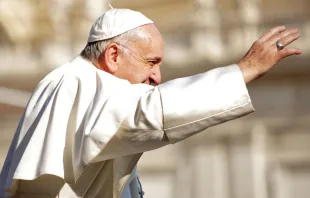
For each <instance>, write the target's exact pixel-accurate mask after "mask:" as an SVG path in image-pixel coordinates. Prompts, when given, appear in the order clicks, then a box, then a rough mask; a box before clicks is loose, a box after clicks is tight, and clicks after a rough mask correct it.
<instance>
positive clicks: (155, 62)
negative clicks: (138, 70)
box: [148, 60, 157, 66]
mask: <svg viewBox="0 0 310 198" xmlns="http://www.w3.org/2000/svg"><path fill="white" fill-rule="evenodd" d="M148 62H149V64H150V65H151V66H154V65H156V64H157V61H155V60H154V61H148Z"/></svg>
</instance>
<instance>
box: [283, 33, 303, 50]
mask: <svg viewBox="0 0 310 198" xmlns="http://www.w3.org/2000/svg"><path fill="white" fill-rule="evenodd" d="M299 37H300V34H299V32H297V33H293V34H290V35H288V36H287V37H285V38H283V39H281V40H280V42H281V43H282V44H283V46H284V47H285V46H287V45H289V44H291V43H292V42H294V41H296V40H297V39H299Z"/></svg>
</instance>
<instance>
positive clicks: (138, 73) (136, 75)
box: [130, 68, 151, 83]
mask: <svg viewBox="0 0 310 198" xmlns="http://www.w3.org/2000/svg"><path fill="white" fill-rule="evenodd" d="M130 76H131V78H132V80H133V81H135V82H136V83H141V82H144V81H145V80H147V79H148V78H149V77H150V76H151V72H150V70H149V69H146V68H140V69H138V68H135V69H132V70H131V71H130Z"/></svg>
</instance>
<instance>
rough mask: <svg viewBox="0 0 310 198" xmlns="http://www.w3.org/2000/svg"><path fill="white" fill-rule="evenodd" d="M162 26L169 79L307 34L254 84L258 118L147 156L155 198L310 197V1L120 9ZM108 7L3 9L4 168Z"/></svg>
mask: <svg viewBox="0 0 310 198" xmlns="http://www.w3.org/2000/svg"><path fill="white" fill-rule="evenodd" d="M109 2H110V3H111V4H112V6H114V7H116V8H120V7H126V8H131V9H135V10H138V11H141V12H143V13H144V14H146V15H147V16H149V17H150V18H152V19H153V20H154V21H155V23H156V25H157V26H158V28H159V29H160V31H161V32H162V34H163V37H164V39H165V42H166V49H165V50H166V51H165V61H164V64H163V66H162V73H163V77H164V80H165V81H166V80H169V79H172V78H176V77H181V76H186V75H192V74H196V73H199V72H203V71H207V70H209V69H212V68H215V67H219V66H224V65H227V64H231V63H234V62H236V61H237V60H238V59H240V58H241V57H242V56H243V55H244V54H245V53H246V50H247V49H248V48H249V47H250V46H251V44H252V43H253V42H254V41H255V39H256V38H258V37H259V36H260V35H261V34H262V33H263V32H264V31H265V30H267V29H268V28H271V27H273V26H276V25H286V26H288V27H298V28H300V31H301V38H300V40H299V41H298V42H296V44H294V45H295V46H298V47H299V48H301V49H302V50H303V54H302V55H301V56H299V57H292V58H288V59H287V60H285V61H283V62H282V63H281V64H279V66H278V67H277V68H276V69H274V70H273V71H272V72H270V73H269V74H267V75H266V76H264V77H263V78H262V79H260V80H258V81H256V82H254V83H251V84H250V85H249V92H250V95H251V98H252V100H253V104H254V107H255V109H256V112H255V113H253V114H252V115H249V116H246V117H244V118H242V119H238V120H235V121H231V122H228V123H225V124H223V125H220V126H216V127H213V128H210V129H208V130H206V131H205V132H203V133H201V134H199V135H196V136H194V137H191V138H189V139H188V140H186V141H183V142H181V143H178V144H175V145H171V146H167V147H164V148H161V149H158V150H155V151H152V152H148V153H145V154H144V155H143V157H142V159H141V161H140V163H139V172H140V175H141V180H142V182H143V184H144V190H145V191H146V197H147V198H155V197H156V198H157V197H162V198H187V197H195V198H200V197H201V198H248V197H251V198H296V197H298V198H309V197H310V190H309V189H310V188H309V186H310V155H309V154H308V151H309V150H310V144H309V142H310V133H309V128H310V124H309V118H310V107H309V106H310V105H309V104H310V89H309V87H310V86H309V85H310V80H309V79H310V78H309V74H310V65H309V64H310V53H309V52H310V50H309V47H310V44H309V43H310V16H309V15H310V2H309V1H308V0H294V1H291V0H143V1H142V0H131V1H126V0H111V1H109ZM107 9H109V6H108V5H107V3H106V2H104V1H101V0H92V1H86V0H75V1H73V0H50V1H43V0H24V1H19V0H2V1H0V61H1V64H0V129H1V130H0V164H3V161H4V158H5V155H6V152H7V150H8V147H9V145H10V141H11V139H12V136H13V134H14V130H15V128H16V127H17V124H18V120H19V118H20V116H21V114H22V113H23V107H24V106H25V104H26V102H27V100H28V98H29V96H30V94H31V92H32V90H34V88H35V86H36V84H37V83H38V82H39V81H40V79H42V78H43V77H44V75H46V74H47V73H48V72H49V71H51V70H53V69H54V68H56V67H58V66H60V65H61V64H63V63H65V62H66V61H69V60H70V59H72V57H73V56H75V55H77V54H78V53H79V52H80V51H81V49H82V47H83V46H84V45H85V44H86V43H85V42H86V38H87V33H88V31H89V28H90V26H91V24H92V22H93V21H94V20H95V19H96V18H97V17H98V16H99V15H100V14H101V13H102V12H104V11H105V10H107Z"/></svg>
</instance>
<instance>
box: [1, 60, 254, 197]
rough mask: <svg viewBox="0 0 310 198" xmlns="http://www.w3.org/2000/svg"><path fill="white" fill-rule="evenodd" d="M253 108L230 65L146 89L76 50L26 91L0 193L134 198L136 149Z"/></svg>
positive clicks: (186, 134) (138, 153) (163, 142)
mask: <svg viewBox="0 0 310 198" xmlns="http://www.w3.org/2000/svg"><path fill="white" fill-rule="evenodd" d="M253 111H254V109H253V107H252V103H251V100H250V97H249V95H248V91H247V88H246V85H245V83H244V80H243V76H242V73H241V72H240V70H239V68H238V66H237V65H231V66H227V67H221V68H217V69H213V70H211V71H209V72H206V73H202V74H198V75H195V76H191V77H186V78H180V79H175V80H171V81H168V82H166V83H163V84H161V85H159V86H156V87H153V86H150V85H146V84H130V83H129V82H128V81H126V80H122V79H119V78H116V77H114V76H113V75H111V74H108V73H106V72H104V71H101V70H99V69H97V68H96V67H95V66H93V65H92V64H91V63H90V62H88V61H86V60H84V59H83V58H82V57H80V56H77V57H76V58H74V59H73V60H72V61H71V62H70V63H68V64H65V65H63V66H61V67H59V68H57V69H56V70H54V71H53V72H51V73H50V74H49V75H47V76H46V77H45V78H44V79H43V80H42V81H41V82H40V83H39V85H38V86H37V88H36V90H35V91H34V93H33V95H32V96H31V99H30V100H29V103H28V104H27V107H26V109H25V112H24V115H23V117H22V119H21V121H20V123H19V126H18V128H17V131H16V134H15V136H14V139H13V141H12V144H11V147H10V149H9V152H8V154H7V158H6V161H5V163H4V166H3V169H2V172H1V177H0V195H1V196H2V197H4V196H9V195H11V196H13V197H19V198H54V197H65V198H76V197H90V198H94V197H100V198H112V197H113V198H139V197H140V194H139V192H140V186H139V183H138V181H137V176H136V171H135V167H136V164H137V162H138V160H139V158H140V157H141V155H142V154H143V152H146V151H149V150H153V149H157V148H160V147H162V146H165V145H168V144H172V143H176V142H179V141H181V140H184V139H185V138H188V137H190V136H192V135H194V134H197V133H199V132H201V131H203V130H205V129H206V128H208V127H210V126H213V125H216V124H219V123H223V122H225V121H228V120H232V119H235V118H238V117H241V116H244V115H246V114H248V113H250V112H253ZM4 191H6V192H7V193H6V195H4V194H5V193H4ZM14 194H15V195H14Z"/></svg>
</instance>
